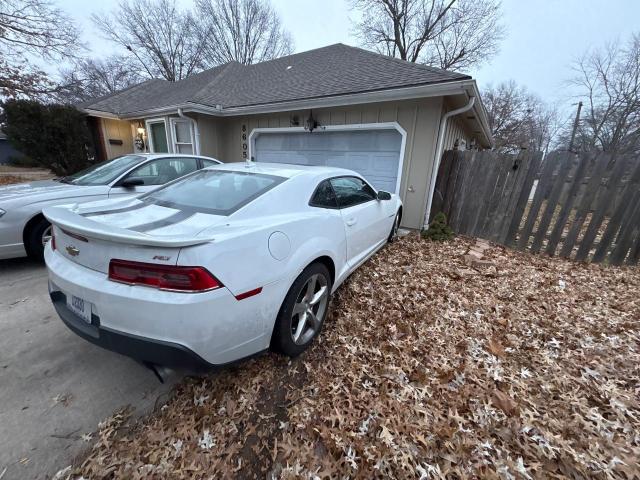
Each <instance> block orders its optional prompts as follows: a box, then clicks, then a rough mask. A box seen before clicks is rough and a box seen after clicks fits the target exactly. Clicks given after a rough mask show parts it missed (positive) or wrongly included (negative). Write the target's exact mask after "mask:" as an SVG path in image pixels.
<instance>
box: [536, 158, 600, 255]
mask: <svg viewBox="0 0 640 480" xmlns="http://www.w3.org/2000/svg"><path fill="white" fill-rule="evenodd" d="M590 166H592V167H593V168H595V162H594V159H593V157H592V156H586V157H584V158H578V165H577V167H576V173H575V175H574V177H573V182H571V186H570V187H569V191H568V192H567V197H566V199H565V202H564V205H562V209H561V210H560V213H559V214H558V219H557V220H556V224H555V227H554V228H553V230H552V231H551V235H550V236H549V243H548V244H547V248H546V250H545V251H546V252H547V253H548V254H549V255H554V254H555V252H556V247H557V246H558V243H559V241H560V237H561V236H562V232H563V231H564V226H565V224H566V223H567V219H568V218H569V215H570V214H571V209H572V208H573V203H574V202H575V201H576V197H577V196H578V192H579V190H580V185H581V184H582V179H583V178H584V177H585V175H586V173H587V171H588V170H589V167H590Z"/></svg>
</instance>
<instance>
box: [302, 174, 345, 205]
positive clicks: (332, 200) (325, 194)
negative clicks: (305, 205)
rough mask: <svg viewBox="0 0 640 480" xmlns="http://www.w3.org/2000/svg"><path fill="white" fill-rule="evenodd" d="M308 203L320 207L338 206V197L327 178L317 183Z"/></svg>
mask: <svg viewBox="0 0 640 480" xmlns="http://www.w3.org/2000/svg"><path fill="white" fill-rule="evenodd" d="M309 205H311V206H312V207H320V208H338V199H337V198H336V194H335V192H334V191H333V187H332V186H331V183H330V182H329V180H325V181H324V182H322V183H320V185H318V188H316V191H315V192H314V194H313V196H312V197H311V201H310V202H309Z"/></svg>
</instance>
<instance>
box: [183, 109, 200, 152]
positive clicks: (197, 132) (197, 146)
mask: <svg viewBox="0 0 640 480" xmlns="http://www.w3.org/2000/svg"><path fill="white" fill-rule="evenodd" d="M178 116H179V117H180V118H184V119H185V120H190V121H191V122H193V133H194V136H195V137H196V144H195V145H194V147H195V150H196V151H195V152H194V153H195V154H196V155H200V129H199V128H198V121H197V120H196V119H195V118H191V117H189V116H187V115H185V114H184V113H183V111H182V108H178Z"/></svg>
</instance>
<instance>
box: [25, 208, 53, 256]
mask: <svg viewBox="0 0 640 480" xmlns="http://www.w3.org/2000/svg"><path fill="white" fill-rule="evenodd" d="M49 240H51V224H50V223H49V221H48V220H47V219H46V218H44V217H42V218H40V219H39V220H38V221H37V222H36V223H35V224H32V225H30V226H29V227H28V229H27V231H26V232H25V242H24V247H25V249H26V250H27V253H28V254H29V256H30V257H32V258H35V259H37V260H42V257H43V256H44V247H45V245H46V244H47V242H48V241H49Z"/></svg>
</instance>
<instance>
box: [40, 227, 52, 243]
mask: <svg viewBox="0 0 640 480" xmlns="http://www.w3.org/2000/svg"><path fill="white" fill-rule="evenodd" d="M51 228H52V227H51V225H49V226H48V227H47V228H45V230H44V232H42V246H43V247H45V246H46V245H47V242H48V241H49V240H51Z"/></svg>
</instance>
